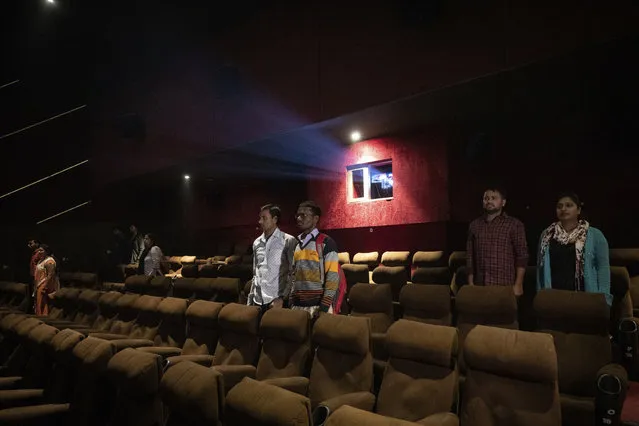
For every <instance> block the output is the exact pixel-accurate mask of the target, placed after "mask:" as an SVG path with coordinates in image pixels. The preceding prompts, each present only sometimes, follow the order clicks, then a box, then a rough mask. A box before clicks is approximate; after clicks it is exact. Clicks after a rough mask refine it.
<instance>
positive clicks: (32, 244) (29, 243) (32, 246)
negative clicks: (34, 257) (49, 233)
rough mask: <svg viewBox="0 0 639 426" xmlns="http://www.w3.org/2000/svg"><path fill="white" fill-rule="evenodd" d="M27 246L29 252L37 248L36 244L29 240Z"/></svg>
mask: <svg viewBox="0 0 639 426" xmlns="http://www.w3.org/2000/svg"><path fill="white" fill-rule="evenodd" d="M27 246H29V248H30V249H31V250H35V249H36V248H38V243H36V242H35V241H33V240H29V242H28V243H27Z"/></svg>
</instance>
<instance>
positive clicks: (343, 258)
mask: <svg viewBox="0 0 639 426" xmlns="http://www.w3.org/2000/svg"><path fill="white" fill-rule="evenodd" d="M337 260H338V261H339V263H340V265H346V264H349V263H351V254H350V253H349V252H347V251H342V252H339V253H337Z"/></svg>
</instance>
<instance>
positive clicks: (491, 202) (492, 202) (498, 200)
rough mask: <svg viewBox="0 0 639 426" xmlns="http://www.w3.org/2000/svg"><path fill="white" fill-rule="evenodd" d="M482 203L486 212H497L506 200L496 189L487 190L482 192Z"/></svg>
mask: <svg viewBox="0 0 639 426" xmlns="http://www.w3.org/2000/svg"><path fill="white" fill-rule="evenodd" d="M483 205H484V211H485V212H486V213H488V214H494V213H499V212H501V210H502V209H503V208H504V206H505V205H506V200H505V199H504V197H502V195H501V194H500V193H499V192H498V191H491V190H488V191H486V192H484V198H483Z"/></svg>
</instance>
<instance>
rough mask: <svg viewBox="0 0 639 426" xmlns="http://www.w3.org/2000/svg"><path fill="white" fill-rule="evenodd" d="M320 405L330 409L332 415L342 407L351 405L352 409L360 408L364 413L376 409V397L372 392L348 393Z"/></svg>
mask: <svg viewBox="0 0 639 426" xmlns="http://www.w3.org/2000/svg"><path fill="white" fill-rule="evenodd" d="M319 405H323V406H325V407H328V409H329V410H330V412H331V413H333V412H334V411H335V410H337V409H338V408H339V407H341V406H342V405H350V406H351V407H355V408H359V409H360V410H364V411H373V407H375V395H373V394H372V393H370V392H352V393H346V394H344V395H339V396H336V397H333V398H330V399H327V400H325V401H322V402H320V404H319Z"/></svg>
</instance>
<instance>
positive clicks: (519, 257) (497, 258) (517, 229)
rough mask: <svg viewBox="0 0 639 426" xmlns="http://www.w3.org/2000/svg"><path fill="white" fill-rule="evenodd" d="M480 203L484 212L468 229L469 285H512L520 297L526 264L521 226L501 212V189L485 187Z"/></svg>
mask: <svg viewBox="0 0 639 426" xmlns="http://www.w3.org/2000/svg"><path fill="white" fill-rule="evenodd" d="M483 205H484V214H483V215H482V216H481V217H479V218H477V219H475V220H473V221H472V222H471V223H470V226H469V228H468V240H467V242H466V251H467V266H468V271H469V273H468V284H470V285H474V284H478V285H512V286H513V291H514V293H515V295H516V296H521V294H522V293H523V283H524V273H525V272H526V264H527V263H528V247H527V245H526V232H525V230H524V225H523V224H522V223H521V222H520V221H519V220H517V219H515V218H513V217H510V216H508V215H507V214H506V213H504V212H503V208H504V206H505V205H506V195H505V193H504V191H502V190H500V189H497V188H489V189H487V190H486V191H485V192H484V199H483Z"/></svg>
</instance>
